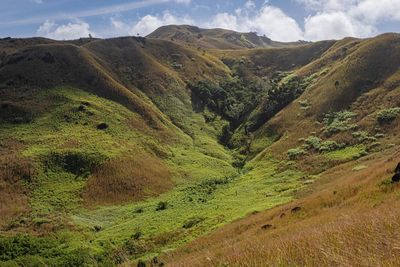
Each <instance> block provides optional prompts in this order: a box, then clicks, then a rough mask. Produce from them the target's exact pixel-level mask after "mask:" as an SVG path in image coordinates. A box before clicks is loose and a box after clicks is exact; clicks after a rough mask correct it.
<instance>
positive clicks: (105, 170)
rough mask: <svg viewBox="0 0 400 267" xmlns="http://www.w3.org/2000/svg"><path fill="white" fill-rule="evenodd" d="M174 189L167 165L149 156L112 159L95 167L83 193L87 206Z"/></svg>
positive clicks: (137, 197)
mask: <svg viewBox="0 0 400 267" xmlns="http://www.w3.org/2000/svg"><path fill="white" fill-rule="evenodd" d="M172 186H173V182H172V181H171V172H170V170H169V169H168V167H167V166H166V165H165V164H164V162H163V161H162V160H161V159H159V158H156V157H154V156H151V155H150V154H147V153H139V154H137V155H136V156H133V157H132V158H116V159H110V160H108V161H107V162H105V163H104V164H102V165H101V166H99V167H96V168H95V170H94V172H93V174H92V175H91V176H90V177H89V179H88V181H87V184H86V189H85V192H84V195H83V196H84V200H85V201H86V203H87V204H110V203H121V202H127V201H131V200H139V199H142V198H144V197H148V196H152V195H156V194H159V193H162V192H165V191H166V190H168V189H170V188H171V187H172Z"/></svg>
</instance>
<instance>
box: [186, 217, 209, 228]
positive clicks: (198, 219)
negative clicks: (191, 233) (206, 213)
mask: <svg viewBox="0 0 400 267" xmlns="http://www.w3.org/2000/svg"><path fill="white" fill-rule="evenodd" d="M202 221H204V218H203V217H198V216H194V217H191V218H189V219H188V220H187V221H186V222H185V223H184V224H183V225H182V227H183V228H185V229H190V228H192V227H194V226H196V225H198V224H199V223H201V222H202Z"/></svg>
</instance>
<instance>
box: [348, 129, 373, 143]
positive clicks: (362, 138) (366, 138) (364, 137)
mask: <svg viewBox="0 0 400 267" xmlns="http://www.w3.org/2000/svg"><path fill="white" fill-rule="evenodd" d="M352 135H353V137H354V138H355V139H357V141H358V142H360V143H364V142H375V141H376V138H375V137H373V136H370V135H369V134H368V132H365V131H359V132H354V133H353V134H352Z"/></svg>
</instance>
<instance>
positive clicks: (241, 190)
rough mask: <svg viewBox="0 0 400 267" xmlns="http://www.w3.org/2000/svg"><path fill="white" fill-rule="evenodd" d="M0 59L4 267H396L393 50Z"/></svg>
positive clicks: (113, 50)
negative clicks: (357, 266) (275, 266)
mask: <svg viewBox="0 0 400 267" xmlns="http://www.w3.org/2000/svg"><path fill="white" fill-rule="evenodd" d="M182 36H186V37H185V38H181V37H182ZM198 39H200V41H199V40H198ZM232 40H233V41H232ZM0 55H1V57H0V110H1V113H0V185H1V186H0V199H1V202H0V212H1V214H2V216H1V218H0V251H1V252H0V263H1V265H3V264H4V266H32V265H35V266H117V265H122V266H132V265H133V266H136V265H137V264H148V265H150V266H162V265H164V264H166V265H167V266H259V265H262V264H264V263H267V264H270V265H273V264H278V265H279V266H281V265H282V266H315V265H321V264H322V265H338V264H342V263H345V265H346V263H347V264H348V265H351V263H354V262H357V261H359V262H360V266H363V263H371V262H372V263H373V262H375V263H377V264H378V263H382V262H384V264H386V265H387V266H396V265H397V264H399V263H400V262H399V259H400V258H399V257H398V256H396V255H397V252H398V248H397V245H398V240H399V239H398V235H397V232H396V227H397V226H398V224H397V221H398V216H399V215H400V214H399V213H398V212H397V206H398V204H397V202H398V197H399V192H400V191H399V186H398V184H397V183H392V182H391V177H392V176H393V172H394V169H395V167H396V165H397V164H398V162H399V153H400V150H399V144H400V139H399V127H400V68H399V66H400V35H399V34H392V33H388V34H383V35H380V36H377V37H374V38H369V39H356V38H345V39H343V40H339V41H320V42H309V43H308V42H297V43H280V42H274V41H272V40H269V39H268V38H266V37H257V38H256V37H255V36H254V34H241V33H236V32H232V31H227V32H224V30H221V29H218V30H214V31H212V30H209V31H207V30H201V29H199V28H193V27H191V26H170V27H162V28H159V29H158V30H157V31H156V32H154V33H152V34H150V35H149V36H148V37H120V38H112V39H96V38H85V39H79V40H74V41H54V40H50V39H45V38H27V39H13V38H4V39H1V40H0ZM377 217H379V218H380V220H381V221H376V220H375V219H376V218H377ZM330 237H331V238H330ZM313 241H315V242H313ZM366 242H371V243H370V246H364V244H365V243H366ZM382 244H383V245H382ZM347 246H349V247H351V248H352V249H353V250H351V252H348V253H347V252H346V247H347ZM357 253H359V255H358V254H357ZM354 255H356V256H354ZM363 260H364V261H363ZM239 263H240V264H239ZM138 266H140V265H138Z"/></svg>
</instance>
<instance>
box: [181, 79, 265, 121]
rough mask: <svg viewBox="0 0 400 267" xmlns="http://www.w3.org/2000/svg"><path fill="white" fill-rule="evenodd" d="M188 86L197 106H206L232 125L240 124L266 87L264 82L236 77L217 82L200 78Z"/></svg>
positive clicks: (202, 107)
mask: <svg viewBox="0 0 400 267" xmlns="http://www.w3.org/2000/svg"><path fill="white" fill-rule="evenodd" d="M188 87H189V89H190V90H191V92H192V99H193V100H194V101H193V102H195V104H197V108H200V109H204V108H205V107H207V108H209V109H210V110H212V111H214V112H216V113H217V114H219V115H221V116H223V118H225V119H227V120H229V121H230V122H231V123H232V124H234V126H235V125H238V124H240V122H241V121H242V119H243V117H244V116H245V115H246V114H249V113H250V112H251V111H252V110H253V109H254V107H255V106H256V105H257V103H258V102H259V99H260V96H261V95H262V94H263V93H264V92H265V91H266V89H267V87H266V84H263V83H261V82H259V83H255V82H246V81H244V80H243V79H241V78H238V77H235V78H232V79H229V80H225V81H223V82H220V83H219V84H215V83H213V82H211V81H208V80H202V81H199V82H197V83H195V84H189V85H188Z"/></svg>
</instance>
